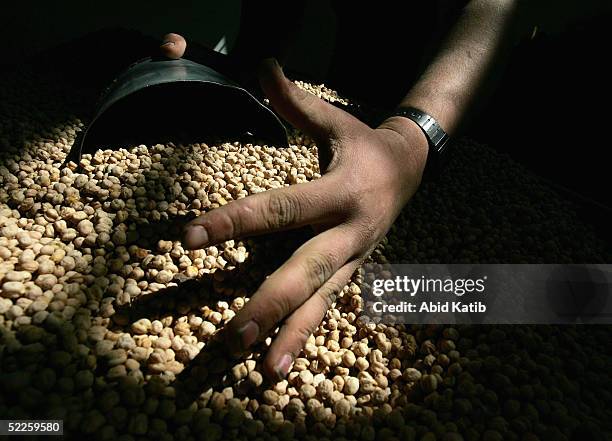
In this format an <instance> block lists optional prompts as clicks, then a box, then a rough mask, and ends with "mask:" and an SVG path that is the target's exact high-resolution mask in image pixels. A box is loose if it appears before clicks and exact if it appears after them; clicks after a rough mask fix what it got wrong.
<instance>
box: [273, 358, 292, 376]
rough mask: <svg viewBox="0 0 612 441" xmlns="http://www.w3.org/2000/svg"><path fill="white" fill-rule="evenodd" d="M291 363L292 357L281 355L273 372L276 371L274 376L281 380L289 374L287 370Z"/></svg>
mask: <svg viewBox="0 0 612 441" xmlns="http://www.w3.org/2000/svg"><path fill="white" fill-rule="evenodd" d="M291 363H293V357H292V356H291V355H290V354H285V355H283V356H282V357H281V358H280V360H279V361H278V363H277V364H276V367H275V368H274V370H275V371H276V375H278V378H279V379H280V380H282V379H283V378H285V377H286V376H287V374H288V373H289V369H290V368H291Z"/></svg>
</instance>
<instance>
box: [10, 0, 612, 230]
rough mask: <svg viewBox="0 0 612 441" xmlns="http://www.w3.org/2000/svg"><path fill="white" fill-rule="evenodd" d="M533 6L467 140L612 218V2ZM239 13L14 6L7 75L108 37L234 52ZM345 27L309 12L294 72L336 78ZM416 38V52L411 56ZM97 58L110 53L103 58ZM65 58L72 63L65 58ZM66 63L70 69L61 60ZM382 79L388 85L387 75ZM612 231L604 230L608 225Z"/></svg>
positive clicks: (155, 4) (374, 43)
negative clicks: (105, 32) (75, 43)
mask: <svg viewBox="0 0 612 441" xmlns="http://www.w3.org/2000/svg"><path fill="white" fill-rule="evenodd" d="M339 3H342V2H339ZM529 3H530V7H532V8H533V22H534V23H535V26H537V29H536V32H534V33H532V34H531V33H530V35H526V36H525V37H524V38H523V39H522V40H521V43H520V44H519V45H518V46H517V47H515V48H514V50H513V51H512V52H511V53H510V54H509V56H508V57H507V58H506V60H505V62H506V69H505V70H504V73H503V74H502V75H500V77H499V78H498V81H497V82H496V87H495V89H494V92H493V93H492V94H491V95H490V96H489V99H488V100H487V101H486V103H485V104H484V105H481V106H480V107H478V109H477V112H476V113H475V114H473V115H472V116H471V122H470V124H469V125H468V126H466V127H465V129H464V134H466V135H469V136H471V137H473V138H475V139H476V140H478V141H482V142H485V143H487V144H489V145H491V146H492V147H494V148H496V149H499V150H503V151H507V152H508V153H510V154H511V155H512V156H513V157H514V158H515V159H518V160H519V161H521V162H522V163H524V164H526V165H527V166H528V167H529V168H531V169H532V170H534V171H536V172H537V173H538V174H539V175H541V176H543V177H545V178H547V179H550V180H551V181H553V182H554V183H555V184H556V185H559V186H561V187H562V188H564V189H567V190H570V192H575V193H576V194H577V195H578V196H576V197H577V198H578V199H580V200H582V201H583V202H584V206H585V207H587V208H585V210H586V212H588V213H587V215H588V216H592V217H593V216H596V217H600V218H601V217H603V216H609V215H610V211H609V209H607V208H606V207H610V206H612V197H611V196H610V192H609V189H610V185H609V182H610V180H609V177H608V176H609V173H610V171H609V162H608V160H607V158H608V156H609V155H608V154H607V152H608V151H609V149H610V146H611V142H610V141H609V135H608V134H607V131H608V130H607V129H608V125H609V114H610V112H609V110H608V108H607V105H608V102H609V97H610V85H609V81H610V78H612V68H611V67H610V63H609V61H608V60H607V58H608V55H609V53H610V34H609V24H610V23H611V22H612V2H609V1H600V0H599V1H598V0H586V1H581V2H576V1H571V0H566V1H557V2H546V1H539V2H529ZM377 5H378V8H379V9H378V12H377V14H375V15H374V16H375V17H378V21H379V23H378V26H379V27H380V28H382V27H385V26H387V27H389V26H388V23H384V22H383V23H380V20H381V19H382V18H384V16H385V14H384V13H382V14H381V13H380V10H381V9H382V10H384V8H385V7H386V6H385V5H386V3H385V2H382V3H380V2H378V3H377ZM240 9H241V7H240V1H238V0H231V1H223V2H221V1H202V0H201V1H195V0H192V1H187V2H181V3H180V4H168V3H167V2H161V1H158V0H154V1H148V2H143V1H135V2H119V1H106V2H85V1H78V2H77V1H74V0H69V1H65V2H60V3H58V2H20V3H13V4H11V5H10V6H8V7H7V6H5V7H4V8H3V14H2V16H3V18H2V19H1V21H0V23H1V24H2V26H1V27H0V35H1V38H2V41H3V45H2V48H3V57H2V58H1V60H0V66H1V67H2V69H10V68H11V67H12V66H16V65H19V64H21V63H23V62H25V61H26V60H28V59H32V57H35V56H36V55H37V54H38V53H40V52H41V51H45V50H47V49H49V48H53V47H56V46H58V45H60V44H63V43H66V42H69V41H71V40H74V39H77V38H79V37H81V36H84V35H86V34H89V33H91V32H93V31H97V30H100V29H106V28H109V27H122V28H125V29H133V30H137V31H140V32H141V33H142V34H144V35H147V36H151V37H154V38H160V36H161V35H163V34H164V33H166V32H179V33H181V34H183V35H185V36H186V37H187V39H188V41H190V42H197V43H201V44H202V45H204V46H208V47H210V48H215V47H216V48H217V49H218V50H220V51H222V52H227V51H229V50H231V48H232V46H233V44H234V42H235V41H236V36H237V33H238V30H239V25H240ZM390 17H391V16H390ZM335 18H336V16H335V15H334V8H333V7H332V5H331V4H330V3H329V2H328V1H324V0H316V1H312V2H309V3H308V5H307V7H306V11H305V20H304V21H303V24H300V23H298V21H297V20H296V27H298V28H299V32H298V33H297V37H296V42H295V44H294V46H293V48H294V49H293V50H292V52H291V53H290V55H289V58H288V61H287V67H288V68H289V69H290V70H291V71H293V72H299V73H300V74H301V75H303V76H304V77H305V78H310V79H313V80H318V81H324V80H326V79H329V78H328V75H327V74H328V73H329V71H330V66H332V65H333V63H332V56H333V53H334V41H336V40H337V39H336V31H337V29H338V28H337V26H336V20H335ZM392 23H393V25H394V26H396V27H397V26H400V25H401V20H398V19H397V17H395V18H394V19H393V20H392ZM364 32H365V30H364ZM403 34H406V33H405V32H403ZM408 37H409V35H408V36H407V42H406V43H405V44H406V45H407V46H408V47H411V45H412V43H410V41H411V39H410V38H408ZM387 38H389V37H387ZM115 43H116V42H114V43H113V44H115ZM393 44H395V45H396V44H397V42H396V41H393V42H391V41H388V40H387V41H385V38H384V35H382V36H380V35H379V36H377V35H376V33H374V35H373V36H372V37H371V39H360V45H359V47H358V48H357V49H355V51H356V52H355V53H354V54H353V55H354V56H359V55H360V54H361V55H363V57H362V59H361V58H360V61H361V62H362V63H363V64H364V65H371V64H372V63H369V62H368V58H369V57H371V58H372V59H375V58H376V57H375V56H373V55H372V54H380V53H386V52H388V50H389V49H388V48H389V47H390V46H392V45H393ZM105 49H108V48H105ZM81 50H86V49H85V48H82V49H81ZM96 50H99V48H98V49H95V48H94V49H92V52H95V51H96ZM115 51H116V52H117V53H118V58H119V59H121V60H122V61H121V62H122V63H124V64H125V63H127V62H128V60H130V61H134V60H136V59H137V58H138V56H140V54H138V56H133V57H132V54H131V53H130V45H126V46H125V47H121V46H119V47H117V49H116V50H115ZM112 53H113V51H107V52H105V53H104V56H103V57H95V53H94V54H91V56H92V57H93V58H94V59H96V61H97V62H99V63H103V64H109V62H108V60H107V61H105V60H104V58H105V57H109V56H112ZM355 54H356V55H355ZM368 54H370V55H368ZM54 57H55V58H61V55H58V54H57V53H56V54H55V55H54ZM123 60H125V62H124V61H123ZM55 61H56V62H58V63H60V64H61V60H55ZM68 62H69V58H67V60H66V63H68ZM357 66H358V64H357ZM371 70H372V71H373V72H374V71H375V70H376V69H375V68H374V69H371ZM390 76H392V75H391V74H390ZM380 77H381V78H384V73H383V74H382V75H381V76H380ZM84 81H86V79H84ZM377 81H379V82H380V80H379V79H378V80H377ZM332 83H333V81H332ZM333 85H334V86H337V87H339V88H340V91H341V92H343V90H342V87H343V85H342V84H337V81H336V84H333ZM369 86H371V87H376V85H375V84H372V85H369ZM348 90H349V92H350V93H349V95H355V87H352V88H351V87H349V88H348ZM364 90H366V89H365V86H364ZM368 90H372V89H371V88H370V89H368ZM344 92H345V93H346V91H344ZM366 95H367V94H366ZM608 220H609V218H606V219H603V218H602V219H599V221H601V222H603V223H607V222H608Z"/></svg>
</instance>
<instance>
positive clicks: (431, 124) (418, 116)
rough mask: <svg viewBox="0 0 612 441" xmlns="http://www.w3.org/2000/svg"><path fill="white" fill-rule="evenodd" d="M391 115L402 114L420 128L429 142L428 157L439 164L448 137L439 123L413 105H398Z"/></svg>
mask: <svg viewBox="0 0 612 441" xmlns="http://www.w3.org/2000/svg"><path fill="white" fill-rule="evenodd" d="M393 116H403V117H405V118H408V119H411V120H412V121H414V122H415V123H416V124H417V125H418V126H419V127H420V128H421V130H422V131H423V133H424V134H425V137H426V138H427V142H428V143H429V157H430V158H431V159H432V160H433V162H434V163H435V164H437V165H439V164H440V158H441V156H442V153H444V151H445V149H446V147H447V145H448V141H449V139H450V137H449V136H448V134H447V133H446V132H445V131H444V130H443V129H442V127H440V124H438V122H437V121H436V120H435V119H434V118H433V117H432V116H431V115H428V114H427V113H425V112H423V111H422V110H419V109H416V108H414V107H398V108H397V109H395V112H393ZM432 156H433V158H432ZM427 162H430V161H427Z"/></svg>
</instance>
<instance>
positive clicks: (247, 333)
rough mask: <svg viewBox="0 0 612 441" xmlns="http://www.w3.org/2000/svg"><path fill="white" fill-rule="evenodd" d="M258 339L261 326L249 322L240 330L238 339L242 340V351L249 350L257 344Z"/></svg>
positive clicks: (251, 321)
mask: <svg viewBox="0 0 612 441" xmlns="http://www.w3.org/2000/svg"><path fill="white" fill-rule="evenodd" d="M257 337H259V325H258V324H257V323H255V322H254V321H253V320H250V321H248V322H247V323H245V324H244V325H242V327H241V328H240V329H238V338H239V339H240V345H241V347H242V350H245V349H247V348H249V347H250V346H251V345H252V344H253V343H255V342H256V341H257Z"/></svg>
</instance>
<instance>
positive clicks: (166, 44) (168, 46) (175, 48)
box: [159, 33, 187, 60]
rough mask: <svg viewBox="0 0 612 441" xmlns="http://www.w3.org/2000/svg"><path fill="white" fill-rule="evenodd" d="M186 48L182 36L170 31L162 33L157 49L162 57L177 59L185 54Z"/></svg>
mask: <svg viewBox="0 0 612 441" xmlns="http://www.w3.org/2000/svg"><path fill="white" fill-rule="evenodd" d="M186 48H187V42H186V41H185V39H184V38H183V36H182V35H179V34H173V33H171V34H166V35H164V38H163V41H162V44H161V46H159V51H160V52H161V54H162V55H163V56H164V57H166V58H170V59H172V60H177V59H179V58H181V57H182V56H183V55H184V54H185V49H186Z"/></svg>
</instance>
